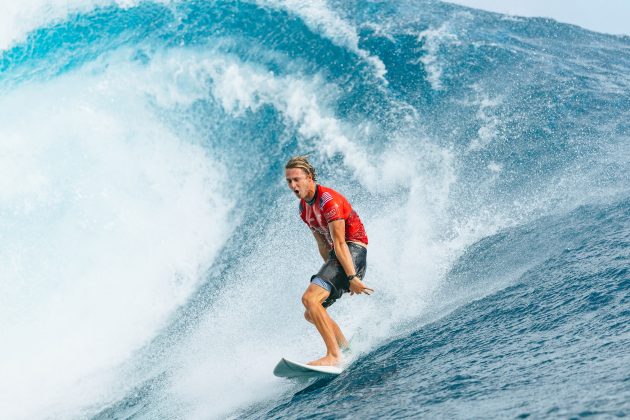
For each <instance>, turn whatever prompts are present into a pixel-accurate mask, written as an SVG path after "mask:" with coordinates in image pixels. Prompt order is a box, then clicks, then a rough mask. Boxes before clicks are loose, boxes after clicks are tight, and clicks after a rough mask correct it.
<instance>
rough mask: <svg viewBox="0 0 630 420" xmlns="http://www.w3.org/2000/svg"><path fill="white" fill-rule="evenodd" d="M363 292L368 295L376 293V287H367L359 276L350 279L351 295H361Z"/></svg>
mask: <svg viewBox="0 0 630 420" xmlns="http://www.w3.org/2000/svg"><path fill="white" fill-rule="evenodd" d="M361 293H365V294H366V295H371V294H372V293H374V289H370V288H369V287H367V286H366V285H365V284H363V282H362V281H361V280H359V278H358V277H355V278H353V279H352V280H350V295H354V294H357V295H360V294H361Z"/></svg>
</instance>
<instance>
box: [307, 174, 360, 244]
mask: <svg viewBox="0 0 630 420" xmlns="http://www.w3.org/2000/svg"><path fill="white" fill-rule="evenodd" d="M300 217H301V218H302V220H304V223H306V224H307V226H308V227H309V228H311V230H313V231H314V232H318V233H320V234H322V235H323V236H324V238H326V241H327V242H328V244H329V245H330V247H331V248H332V247H333V242H332V237H331V236H330V230H329V229H328V223H330V222H333V221H335V220H339V219H343V220H345V223H346V238H345V239H346V242H348V241H354V242H362V243H364V244H366V245H367V243H368V238H367V234H366V233H365V228H364V227H363V223H361V219H360V218H359V215H358V214H357V212H356V211H354V210H352V206H351V205H350V203H349V202H348V200H346V198H345V197H344V196H343V195H341V194H339V193H338V192H337V191H335V190H333V189H332V188H327V187H324V186H322V185H319V184H317V185H316V186H315V197H313V201H311V202H310V203H308V202H306V200H300Z"/></svg>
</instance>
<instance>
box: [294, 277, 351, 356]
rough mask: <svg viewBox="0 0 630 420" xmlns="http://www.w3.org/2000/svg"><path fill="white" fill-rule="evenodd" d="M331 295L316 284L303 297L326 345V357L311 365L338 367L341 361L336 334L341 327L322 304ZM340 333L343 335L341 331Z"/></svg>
mask: <svg viewBox="0 0 630 420" xmlns="http://www.w3.org/2000/svg"><path fill="white" fill-rule="evenodd" d="M329 295H330V292H329V291H328V290H326V289H324V288H322V287H320V286H318V285H316V284H310V285H309V286H308V288H307V289H306V292H304V295H303V296H302V304H303V305H304V307H305V308H306V311H307V312H308V317H309V318H310V320H311V321H312V322H313V324H315V327H316V328H317V331H319V334H320V335H321V336H322V338H323V339H324V344H326V356H324V357H322V358H321V359H318V360H314V361H312V362H310V363H309V364H310V365H336V364H338V363H339V362H340V361H341V354H340V352H339V344H338V343H337V337H336V334H335V330H339V326H338V325H337V324H336V323H334V321H333V320H332V319H331V318H330V316H328V313H327V312H326V309H325V308H324V307H323V306H322V302H323V301H325V300H326V298H328V296H329ZM333 324H334V325H333ZM335 327H336V328H335ZM339 333H340V334H341V330H339ZM342 336H343V334H342ZM344 340H345V337H344Z"/></svg>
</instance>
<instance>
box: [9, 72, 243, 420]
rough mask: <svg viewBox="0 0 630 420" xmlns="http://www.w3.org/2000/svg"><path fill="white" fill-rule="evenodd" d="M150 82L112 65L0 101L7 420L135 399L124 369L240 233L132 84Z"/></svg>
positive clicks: (193, 153) (146, 96)
mask: <svg viewBox="0 0 630 420" xmlns="http://www.w3.org/2000/svg"><path fill="white" fill-rule="evenodd" d="M103 68H104V67H103ZM123 68H124V71H121V70H122V69H123ZM154 76H156V75H155V74H153V75H151V74H149V73H146V69H144V68H143V67H140V66H137V67H134V66H133V65H127V64H124V60H123V63H119V62H117V61H116V60H114V59H112V60H109V61H108V66H107V69H106V70H102V68H101V70H98V69H84V70H80V71H77V72H75V73H72V74H67V75H65V76H61V77H59V78H57V79H55V80H52V81H47V82H45V83H31V84H27V85H22V86H20V87H18V88H15V89H14V90H13V91H12V92H9V93H7V94H5V95H3V96H2V98H1V99H0V139H1V140H0V215H1V217H0V218H1V220H2V223H0V236H1V237H2V238H3V241H4V246H3V247H1V248H0V279H2V280H1V282H0V303H1V304H0V330H2V334H3V344H2V346H0V371H1V372H2V375H1V377H0V395H1V396H2V397H1V400H0V401H1V408H0V411H2V413H3V416H5V417H6V418H44V417H49V416H50V417H59V418H68V417H71V416H73V415H76V414H77V412H78V411H77V410H80V409H81V407H84V406H85V405H87V404H91V403H94V402H96V401H101V400H107V397H108V395H109V394H111V392H113V391H114V390H117V391H120V390H124V389H126V388H127V387H128V386H133V384H128V383H120V382H118V379H117V378H116V371H115V370H114V368H115V367H116V366H117V365H118V364H120V363H122V362H123V361H125V360H127V359H128V358H129V356H130V355H131V354H132V353H133V352H134V351H135V350H136V349H138V348H139V347H141V346H142V345H143V344H145V343H146V342H147V341H148V340H150V339H151V338H152V337H153V336H154V335H155V334H156V332H157V331H158V330H159V329H160V328H162V327H163V326H164V323H165V322H166V321H167V319H168V318H169V316H170V315H171V314H172V312H173V310H174V309H176V308H177V307H178V306H179V305H181V304H183V303H184V302H185V301H186V300H187V298H188V297H189V295H190V293H191V292H192V291H193V290H194V289H195V288H196V286H197V285H198V284H199V282H200V281H201V280H202V279H203V276H204V273H205V270H206V269H207V268H208V266H209V265H210V264H211V263H212V261H213V258H214V257H215V255H216V252H217V250H218V249H219V248H220V247H221V245H222V243H223V242H224V241H225V239H226V237H227V235H228V234H229V233H230V230H231V228H230V226H231V223H228V220H230V217H231V216H230V217H228V215H229V214H230V210H231V206H232V204H231V200H230V199H229V198H228V197H229V194H227V193H226V192H225V191H224V187H223V186H224V185H226V183H225V181H224V180H223V175H222V173H224V171H223V170H222V169H221V166H220V165H219V164H217V163H216V162H214V161H213V159H212V157H211V156H210V155H209V154H208V151H207V150H204V149H202V148H201V147H199V146H197V145H195V144H193V143H191V142H189V141H188V139H182V138H180V137H179V135H178V133H177V132H173V131H172V130H171V129H170V128H169V127H168V126H165V125H164V124H163V123H162V122H161V121H160V118H159V117H158V116H156V115H155V114H154V113H153V111H152V109H151V107H149V106H148V105H147V101H148V100H150V98H151V92H148V91H146V90H142V88H141V86H139V85H137V84H136V83H135V80H140V79H143V80H144V81H145V84H146V85H149V84H150V85H151V86H153V87H154V90H156V91H158V90H159V86H162V85H163V84H164V82H165V81H164V80H157V79H153V80H152V81H149V79H150V78H151V77H154ZM162 94H163V95H164V96H166V95H167V94H168V93H167V92H163V93H162ZM231 218H232V219H233V217H231Z"/></svg>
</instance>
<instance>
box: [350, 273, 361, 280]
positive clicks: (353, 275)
mask: <svg viewBox="0 0 630 420" xmlns="http://www.w3.org/2000/svg"><path fill="white" fill-rule="evenodd" d="M355 277H356V278H358V279H361V277H359V276H358V275H357V274H350V275H349V276H348V281H350V280H352V279H353V278H355Z"/></svg>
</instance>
